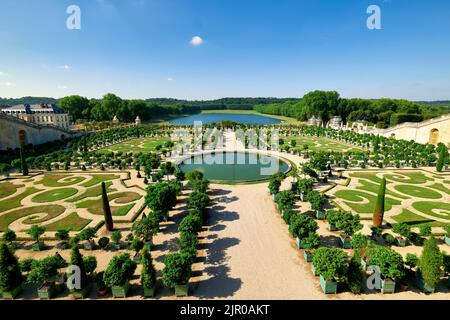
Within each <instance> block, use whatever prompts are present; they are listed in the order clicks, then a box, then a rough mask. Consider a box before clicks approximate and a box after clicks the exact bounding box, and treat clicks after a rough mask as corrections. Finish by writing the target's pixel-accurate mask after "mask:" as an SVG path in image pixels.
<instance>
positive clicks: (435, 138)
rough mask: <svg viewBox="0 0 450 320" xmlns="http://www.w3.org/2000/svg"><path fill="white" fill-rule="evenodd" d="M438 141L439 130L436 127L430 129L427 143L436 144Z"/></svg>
mask: <svg viewBox="0 0 450 320" xmlns="http://www.w3.org/2000/svg"><path fill="white" fill-rule="evenodd" d="M438 142H439V130H438V129H432V130H431V131H430V139H429V141H428V143H430V144H438Z"/></svg>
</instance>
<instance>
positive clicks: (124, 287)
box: [103, 253, 136, 298]
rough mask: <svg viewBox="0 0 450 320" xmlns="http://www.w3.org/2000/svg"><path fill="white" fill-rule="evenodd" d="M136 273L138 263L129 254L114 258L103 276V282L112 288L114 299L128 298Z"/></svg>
mask: <svg viewBox="0 0 450 320" xmlns="http://www.w3.org/2000/svg"><path fill="white" fill-rule="evenodd" d="M135 271H136V262H134V261H133V260H131V258H130V255H129V254H128V253H123V254H119V255H116V256H114V257H113V258H112V259H111V261H110V262H109V264H108V267H107V268H106V270H105V273H104V274H103V280H104V282H105V284H106V285H107V286H110V287H111V290H112V294H113V297H114V298H126V296H127V294H128V291H129V290H130V280H131V277H133V274H134V272H135Z"/></svg>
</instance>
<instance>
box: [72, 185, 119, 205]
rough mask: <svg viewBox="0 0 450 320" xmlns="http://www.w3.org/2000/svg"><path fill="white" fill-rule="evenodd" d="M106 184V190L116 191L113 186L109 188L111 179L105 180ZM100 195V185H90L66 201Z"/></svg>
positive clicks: (75, 200) (76, 200)
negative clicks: (83, 191)
mask: <svg viewBox="0 0 450 320" xmlns="http://www.w3.org/2000/svg"><path fill="white" fill-rule="evenodd" d="M105 185H106V191H107V192H113V191H117V190H116V189H114V188H111V185H112V182H111V181H107V182H105ZM101 195H102V186H101V185H97V186H95V187H90V188H88V189H87V190H86V192H85V193H83V194H81V195H79V196H76V197H74V198H70V199H68V200H67V201H68V202H78V201H80V200H84V199H86V198H90V197H98V196H101Z"/></svg>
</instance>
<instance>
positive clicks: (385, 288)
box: [381, 279, 395, 294]
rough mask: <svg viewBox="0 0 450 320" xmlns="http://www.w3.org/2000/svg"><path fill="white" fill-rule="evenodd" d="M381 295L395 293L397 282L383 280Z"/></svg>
mask: <svg viewBox="0 0 450 320" xmlns="http://www.w3.org/2000/svg"><path fill="white" fill-rule="evenodd" d="M381 293H383V294H384V293H395V281H394V280H392V279H383V280H381Z"/></svg>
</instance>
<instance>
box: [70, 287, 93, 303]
mask: <svg viewBox="0 0 450 320" xmlns="http://www.w3.org/2000/svg"><path fill="white" fill-rule="evenodd" d="M91 290H92V285H91V284H88V285H87V286H86V287H85V288H83V289H80V290H73V291H71V294H72V296H73V297H74V298H75V299H84V298H86V297H87V296H88V295H89V294H90V293H91Z"/></svg>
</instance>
